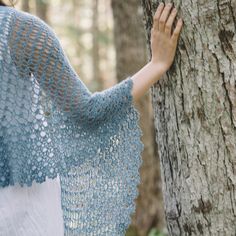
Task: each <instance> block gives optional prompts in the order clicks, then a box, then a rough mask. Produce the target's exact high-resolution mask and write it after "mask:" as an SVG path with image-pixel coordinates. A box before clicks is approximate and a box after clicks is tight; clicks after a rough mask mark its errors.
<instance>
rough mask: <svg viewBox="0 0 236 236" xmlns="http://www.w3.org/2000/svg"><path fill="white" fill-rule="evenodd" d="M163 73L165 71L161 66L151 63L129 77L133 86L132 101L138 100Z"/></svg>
mask: <svg viewBox="0 0 236 236" xmlns="http://www.w3.org/2000/svg"><path fill="white" fill-rule="evenodd" d="M164 73H165V69H164V67H163V66H162V65H160V64H157V63H153V62H152V61H150V62H148V63H147V64H146V65H145V66H144V67H143V68H141V69H140V70H139V71H138V72H137V73H136V74H134V75H133V76H132V77H131V79H132V80H133V85H134V86H133V89H132V95H133V99H134V100H135V101H137V100H139V99H140V98H141V97H142V96H143V95H144V94H145V93H146V92H147V91H148V90H149V88H150V87H151V86H152V85H153V84H154V83H156V82H157V81H158V80H159V79H160V78H161V76H162V75H163V74H164Z"/></svg>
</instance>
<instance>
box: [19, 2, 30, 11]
mask: <svg viewBox="0 0 236 236" xmlns="http://www.w3.org/2000/svg"><path fill="white" fill-rule="evenodd" d="M21 9H22V10H23V11H26V12H30V8H29V0H22V2H21Z"/></svg>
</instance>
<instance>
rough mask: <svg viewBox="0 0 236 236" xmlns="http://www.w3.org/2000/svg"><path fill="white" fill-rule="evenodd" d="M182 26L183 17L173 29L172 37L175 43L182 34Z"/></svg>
mask: <svg viewBox="0 0 236 236" xmlns="http://www.w3.org/2000/svg"><path fill="white" fill-rule="evenodd" d="M182 26H183V20H182V18H180V19H179V20H178V22H177V24H176V27H175V29H174V31H173V34H172V36H171V39H172V40H174V42H175V43H177V41H178V38H179V34H180V31H181V29H182Z"/></svg>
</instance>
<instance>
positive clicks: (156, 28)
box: [153, 2, 164, 30]
mask: <svg viewBox="0 0 236 236" xmlns="http://www.w3.org/2000/svg"><path fill="white" fill-rule="evenodd" d="M163 9H164V3H163V2H161V3H160V4H159V6H158V8H157V10H156V12H155V15H154V23H153V28H154V30H158V29H159V25H158V23H159V19H160V17H161V13H162V10H163Z"/></svg>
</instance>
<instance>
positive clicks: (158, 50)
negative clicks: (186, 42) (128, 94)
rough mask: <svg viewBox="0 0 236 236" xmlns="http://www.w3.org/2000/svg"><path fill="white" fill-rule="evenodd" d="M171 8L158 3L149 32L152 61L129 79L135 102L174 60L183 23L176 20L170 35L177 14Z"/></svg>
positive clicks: (174, 9)
mask: <svg viewBox="0 0 236 236" xmlns="http://www.w3.org/2000/svg"><path fill="white" fill-rule="evenodd" d="M171 7H172V4H171V3H169V4H167V5H166V6H165V7H164V4H163V3H160V4H159V7H158V8H157V11H156V13H155V15H154V24H153V28H152V31H151V49H152V59H151V61H150V62H149V63H148V64H146V65H145V66H144V67H143V68H142V69H141V70H139V71H138V72H137V73H136V74H134V75H133V76H132V77H131V79H132V80H133V81H134V85H133V89H132V96H133V98H134V100H135V101H137V100H139V99H140V98H141V97H142V96H143V95H144V94H145V93H146V92H147V90H148V89H149V88H150V87H151V86H152V85H153V84H154V83H155V82H157V81H158V80H159V79H160V78H161V76H162V75H163V74H164V73H165V72H166V71H167V70H168V69H169V67H170V66H171V64H172V62H173V60H174V55H175V51H176V46H177V42H178V38H179V35H180V31H181V28H182V25H183V21H182V19H181V18H180V19H179V20H178V23H177V25H176V28H175V29H174V30H173V34H171V29H172V24H173V22H174V19H175V16H176V14H177V11H176V8H173V9H172V11H171ZM170 11H171V13H170ZM169 13H170V14H169Z"/></svg>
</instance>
